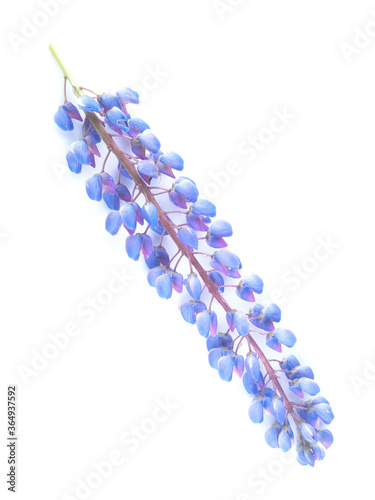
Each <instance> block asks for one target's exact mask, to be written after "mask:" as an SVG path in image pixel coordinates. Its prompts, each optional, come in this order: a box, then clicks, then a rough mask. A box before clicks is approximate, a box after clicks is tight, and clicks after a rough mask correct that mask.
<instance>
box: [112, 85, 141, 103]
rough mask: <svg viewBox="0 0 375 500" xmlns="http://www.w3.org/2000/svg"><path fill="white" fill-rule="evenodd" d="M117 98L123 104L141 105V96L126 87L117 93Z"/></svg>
mask: <svg viewBox="0 0 375 500" xmlns="http://www.w3.org/2000/svg"><path fill="white" fill-rule="evenodd" d="M116 95H117V97H118V98H119V100H120V102H121V103H123V104H129V103H131V104H139V94H138V92H136V91H135V90H132V89H129V88H128V87H124V88H122V89H120V90H118V91H117V92H116Z"/></svg>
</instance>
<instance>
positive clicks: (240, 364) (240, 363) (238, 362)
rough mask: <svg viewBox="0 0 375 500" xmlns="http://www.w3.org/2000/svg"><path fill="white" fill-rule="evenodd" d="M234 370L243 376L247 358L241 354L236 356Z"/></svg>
mask: <svg viewBox="0 0 375 500" xmlns="http://www.w3.org/2000/svg"><path fill="white" fill-rule="evenodd" d="M233 370H234V372H235V373H236V374H237V375H238V376H239V377H240V378H241V377H242V376H243V373H244V371H245V360H244V359H243V356H241V355H240V354H237V356H235V357H234V361H233Z"/></svg>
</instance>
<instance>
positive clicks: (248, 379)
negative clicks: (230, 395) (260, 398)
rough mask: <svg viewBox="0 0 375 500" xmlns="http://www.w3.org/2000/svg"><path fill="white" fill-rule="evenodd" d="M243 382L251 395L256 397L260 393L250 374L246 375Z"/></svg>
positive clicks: (246, 373)
mask: <svg viewBox="0 0 375 500" xmlns="http://www.w3.org/2000/svg"><path fill="white" fill-rule="evenodd" d="M245 366H246V363H245ZM242 382H243V385H244V387H245V389H246V391H247V392H248V393H249V394H251V395H252V396H254V395H255V394H257V393H258V387H257V385H256V383H255V382H254V380H253V378H252V376H251V375H250V373H249V372H245V373H244V376H243V378H242Z"/></svg>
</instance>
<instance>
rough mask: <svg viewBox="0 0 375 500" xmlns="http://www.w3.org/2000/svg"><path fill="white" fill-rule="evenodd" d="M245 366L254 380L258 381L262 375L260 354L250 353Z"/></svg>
mask: <svg viewBox="0 0 375 500" xmlns="http://www.w3.org/2000/svg"><path fill="white" fill-rule="evenodd" d="M245 367H246V371H247V373H248V374H249V375H250V376H251V378H252V379H253V380H254V382H257V381H258V380H259V377H260V365H259V361H258V356H257V355H256V354H254V353H250V354H249V355H248V356H247V358H246V360H245Z"/></svg>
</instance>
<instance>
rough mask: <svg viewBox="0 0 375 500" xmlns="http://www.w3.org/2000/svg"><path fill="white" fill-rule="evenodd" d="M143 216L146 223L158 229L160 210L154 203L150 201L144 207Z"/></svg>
mask: <svg viewBox="0 0 375 500" xmlns="http://www.w3.org/2000/svg"><path fill="white" fill-rule="evenodd" d="M142 215H143V217H144V219H145V221H147V222H148V224H150V226H152V227H156V226H157V224H158V220H159V214H158V210H157V208H156V207H155V205H154V204H153V203H151V202H150V201H148V202H147V203H145V204H144V205H143V207H142Z"/></svg>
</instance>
